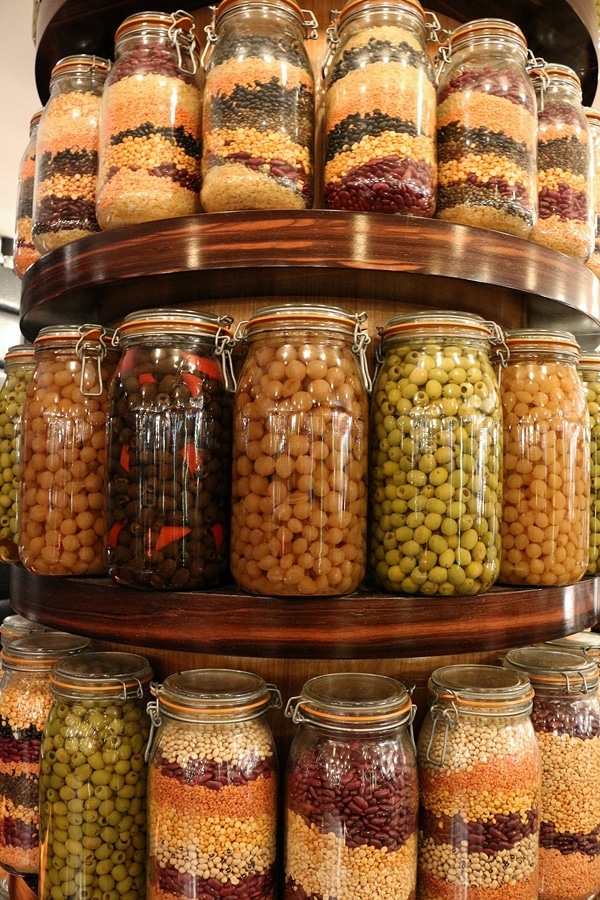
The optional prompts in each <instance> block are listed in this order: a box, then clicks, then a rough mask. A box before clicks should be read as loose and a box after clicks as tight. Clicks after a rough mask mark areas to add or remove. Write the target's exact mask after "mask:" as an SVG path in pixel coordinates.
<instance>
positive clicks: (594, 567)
mask: <svg viewBox="0 0 600 900" xmlns="http://www.w3.org/2000/svg"><path fill="white" fill-rule="evenodd" d="M579 376H580V378H581V380H582V382H583V387H584V390H585V391H586V394H587V408H588V417H589V426H590V547H589V558H588V567H587V574H588V575H596V574H597V573H598V572H599V571H600V559H599V556H600V353H598V352H589V351H588V352H587V353H585V354H583V355H581V356H580V357H579Z"/></svg>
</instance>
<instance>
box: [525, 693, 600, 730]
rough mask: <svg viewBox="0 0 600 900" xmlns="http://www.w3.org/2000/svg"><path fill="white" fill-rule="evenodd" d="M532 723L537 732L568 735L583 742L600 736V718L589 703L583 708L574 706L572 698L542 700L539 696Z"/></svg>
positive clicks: (534, 707)
mask: <svg viewBox="0 0 600 900" xmlns="http://www.w3.org/2000/svg"><path fill="white" fill-rule="evenodd" d="M531 721H532V722H533V727H534V729H535V731H537V732H545V733H547V734H556V735H562V734H566V735H569V736H570V737H576V738H580V739H581V740H587V739H588V738H596V737H598V736H599V735H600V716H599V715H598V713H597V712H596V711H595V710H593V709H591V708H590V706H589V704H588V703H587V701H584V705H583V706H582V705H580V704H577V703H575V704H574V702H573V700H572V698H562V699H560V698H557V699H552V698H544V699H543V700H542V699H540V697H539V695H538V697H536V699H535V700H534V703H533V710H532V713H531Z"/></svg>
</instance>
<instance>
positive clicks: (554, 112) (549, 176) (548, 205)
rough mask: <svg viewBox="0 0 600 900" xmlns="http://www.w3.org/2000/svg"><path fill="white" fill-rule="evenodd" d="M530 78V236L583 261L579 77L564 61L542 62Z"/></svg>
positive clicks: (588, 236)
mask: <svg viewBox="0 0 600 900" xmlns="http://www.w3.org/2000/svg"><path fill="white" fill-rule="evenodd" d="M531 79H532V82H533V86H534V88H535V92H536V98H537V107H538V140H537V170H538V173H537V181H538V220H537V223H536V225H535V226H534V228H533V231H532V232H531V234H530V238H531V240H532V241H535V242H536V244H543V245H544V246H545V247H550V249H552V250H558V251H559V252H560V253H566V254H567V256H572V257H575V258H576V259H580V260H586V259H587V258H588V257H589V256H590V255H591V253H592V251H593V249H594V232H595V216H594V188H593V159H592V141H591V136H590V126H589V123H588V121H587V118H586V116H585V113H584V111H583V106H582V105H581V82H580V80H579V76H578V75H577V74H576V73H575V72H574V71H573V69H570V68H569V66H562V65H555V64H550V63H547V64H545V65H544V66H543V67H542V69H541V70H534V71H532V73H531Z"/></svg>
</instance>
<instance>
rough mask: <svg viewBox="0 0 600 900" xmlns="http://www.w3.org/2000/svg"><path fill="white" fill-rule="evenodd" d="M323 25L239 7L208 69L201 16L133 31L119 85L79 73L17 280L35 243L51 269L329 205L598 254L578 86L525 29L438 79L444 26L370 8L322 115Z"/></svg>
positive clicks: (109, 74)
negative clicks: (530, 53) (106, 239)
mask: <svg viewBox="0 0 600 900" xmlns="http://www.w3.org/2000/svg"><path fill="white" fill-rule="evenodd" d="M434 19H435V17H434ZM316 24H317V23H316V21H315V20H314V18H313V17H312V16H311V15H309V14H307V13H306V11H303V10H300V9H299V8H298V7H297V6H296V5H295V3H293V0H281V2H280V3H279V4H278V5H277V7H276V8H274V9H273V10H272V15H271V16H270V17H266V16H264V14H263V10H262V8H261V7H260V6H259V5H254V4H253V3H252V2H248V0H223V2H222V3H221V5H220V6H219V7H218V8H217V9H216V11H215V13H214V20H213V22H212V24H211V25H210V26H208V28H207V33H208V42H207V47H206V50H205V54H204V55H203V67H202V66H201V65H200V62H199V59H198V52H197V44H196V40H195V37H194V22H193V19H192V18H191V16H189V15H188V14H187V13H183V12H181V11H179V12H178V13H175V14H173V15H167V14H164V13H138V14H135V15H133V16H130V17H129V18H128V19H126V20H125V21H124V22H123V23H122V25H121V26H120V27H119V29H118V30H117V33H116V36H115V62H114V64H113V65H112V67H111V66H110V63H109V61H108V60H100V59H98V58H97V57H86V56H85V55H82V56H76V57H68V58H66V59H63V60H60V61H59V62H58V63H57V64H56V66H55V68H54V70H53V73H52V77H51V85H50V99H49V101H48V104H47V106H46V108H45V109H44V111H43V114H42V117H41V122H40V126H39V132H38V135H37V139H36V148H35V149H34V148H33V147H32V146H30V147H29V148H28V151H27V153H26V155H25V157H24V159H23V168H22V173H21V188H22V192H23V200H22V202H19V213H18V228H20V230H21V231H23V232H24V231H25V229H26V226H27V222H28V217H27V215H26V207H28V204H27V202H26V201H27V196H29V194H30V193H31V187H32V184H31V179H30V169H31V166H32V159H34V160H35V182H34V186H33V187H34V190H33V193H34V198H33V212H32V213H31V214H30V218H29V222H30V224H31V237H30V238H29V237H27V236H26V235H25V234H24V233H23V235H22V236H21V241H20V243H18V245H17V251H18V253H17V256H18V260H17V266H16V268H17V272H18V273H19V274H23V272H24V271H25V269H26V267H27V265H29V264H30V262H31V261H33V259H34V258H35V256H34V255H32V254H31V252H30V250H29V248H30V245H31V244H32V243H33V245H34V246H35V249H36V252H37V253H46V252H48V251H50V250H53V249H55V248H57V247H60V246H62V245H64V244H65V243H68V242H70V241H72V240H76V239H77V238H80V237H83V236H84V235H86V234H89V233H92V232H94V231H99V230H101V229H114V228H117V227H119V226H122V225H130V224H137V223H140V222H144V221H149V220H156V219H163V218H167V217H172V216H184V215H190V214H194V213H198V212H200V211H205V212H221V211H231V210H242V209H290V210H300V209H306V208H311V207H312V206H313V205H314V204H315V203H316V204H317V205H321V206H323V207H324V208H327V209H338V210H355V211H367V212H372V211H379V212H389V213H401V214H405V215H416V216H429V217H430V216H433V215H434V214H435V215H437V216H438V217H439V218H443V219H446V220H448V221H452V222H458V223H462V224H467V225H476V226H480V227H486V228H492V229H495V230H498V231H503V232H508V233H511V234H515V235H518V236H520V237H531V238H532V239H533V240H534V241H536V242H538V243H541V244H544V245H546V246H548V247H551V248H552V249H555V250H560V251H562V252H564V253H567V254H569V255H571V256H573V257H576V258H579V259H582V260H585V259H587V258H588V257H589V256H590V255H591V254H592V251H593V247H594V231H595V220H594V195H593V174H594V173H593V162H592V155H593V154H592V149H593V148H592V141H591V138H590V128H589V124H588V122H587V120H586V116H585V114H584V110H583V108H582V105H581V87H580V82H579V79H578V76H577V75H576V73H575V72H574V71H573V70H571V69H569V68H568V67H566V66H562V65H552V64H543V65H542V64H541V63H540V62H539V61H538V62H537V63H536V66H541V70H540V69H539V68H536V69H534V70H533V71H532V72H531V73H528V71H527V67H528V65H530V64H527V45H526V41H525V38H524V36H523V34H522V32H521V31H520V29H519V28H517V27H516V26H515V25H513V24H512V23H511V22H508V21H505V20H496V19H481V20H479V19H478V20H475V21H472V22H467V23H466V24H465V25H462V26H459V27H458V28H457V29H456V30H455V31H454V32H452V33H451V35H450V38H449V43H448V45H447V46H446V47H444V48H442V49H441V51H440V52H441V53H442V54H443V57H444V59H445V64H444V66H443V67H442V69H441V72H440V74H439V77H438V76H436V75H435V74H434V70H433V66H432V63H431V60H430V56H429V53H428V49H427V38H428V36H429V37H435V36H436V35H437V31H436V27H435V21H433V22H428V20H427V19H426V16H425V13H424V12H423V10H422V8H421V6H420V4H419V3H418V2H417V0H396V2H394V3H389V4H388V3H386V4H383V5H382V6H381V7H377V9H376V10H374V9H373V8H372V6H371V5H370V4H368V3H366V2H364V0H359V2H353V3H349V4H347V5H346V6H345V7H344V9H343V10H342V11H341V12H340V13H338V14H337V15H336V16H335V17H334V24H333V25H332V26H331V27H330V29H328V34H329V39H328V50H327V55H326V58H325V59H324V60H322V61H321V63H322V65H323V67H324V71H325V84H324V88H325V89H324V93H323V97H324V99H323V101H322V104H319V103H316V99H315V98H316V96H317V95H316V92H315V78H314V75H313V69H312V65H311V61H310V59H309V55H308V53H307V50H306V47H305V39H306V38H312V37H316ZM438 27H439V25H438ZM438 82H439V83H438ZM536 94H537V96H536ZM319 96H320V95H319ZM321 119H322V121H323V152H322V160H321V159H320V157H319V158H317V168H318V169H319V178H318V179H317V181H318V182H319V185H320V182H321V181H322V186H320V194H321V196H316V197H315V181H316V179H315V168H316V167H315V125H316V122H317V121H321ZM536 159H537V165H536ZM321 176H322V178H321ZM317 193H319V192H317ZM26 195H27V196H26ZM29 205H31V203H29ZM31 216H32V217H31ZM21 250H22V254H21V255H22V257H23V258H22V259H21V258H20V255H19V253H20V251H21ZM28 253H29V255H27V254H28Z"/></svg>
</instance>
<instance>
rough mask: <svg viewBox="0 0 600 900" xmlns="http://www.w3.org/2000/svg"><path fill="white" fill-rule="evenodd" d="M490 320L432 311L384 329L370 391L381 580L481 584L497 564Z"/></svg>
mask: <svg viewBox="0 0 600 900" xmlns="http://www.w3.org/2000/svg"><path fill="white" fill-rule="evenodd" d="M501 341H502V335H501V332H500V330H499V329H498V327H497V326H495V325H494V323H490V322H486V321H484V320H483V319H482V318H480V317H479V316H475V315H466V314H460V313H448V312H445V311H438V312H434V313H411V314H405V315H399V316H394V317H393V318H392V319H390V320H389V321H388V323H387V324H386V325H385V326H384V327H383V328H382V329H381V344H380V347H379V354H378V355H379V358H380V361H381V365H380V367H379V370H378V373H377V376H376V378H375V386H374V390H373V399H372V403H371V426H370V433H371V472H370V490H371V510H370V540H369V566H370V571H371V574H372V575H373V577H374V578H375V581H376V582H377V585H378V586H379V587H382V588H384V589H385V590H388V591H392V592H401V593H407V594H423V595H436V594H439V595H443V596H453V595H467V594H478V593H480V592H482V591H486V590H487V589H488V588H489V587H491V585H492V584H493V583H494V582H495V581H496V579H497V577H498V574H499V569H500V514H501V484H500V462H501V452H502V416H501V407H500V393H499V388H498V382H497V379H496V375H495V373H494V370H493V367H492V363H491V360H490V356H489V353H490V348H491V346H492V345H494V344H496V343H497V342H501Z"/></svg>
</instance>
